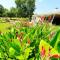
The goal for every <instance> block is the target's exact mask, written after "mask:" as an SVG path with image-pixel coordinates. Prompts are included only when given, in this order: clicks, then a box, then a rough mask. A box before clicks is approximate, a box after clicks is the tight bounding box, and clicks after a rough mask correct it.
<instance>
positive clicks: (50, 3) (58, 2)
mask: <svg viewBox="0 0 60 60" xmlns="http://www.w3.org/2000/svg"><path fill="white" fill-rule="evenodd" d="M0 4H2V5H3V6H4V7H5V8H8V9H10V8H11V7H15V6H16V4H15V3H14V0H0ZM35 5H36V9H35V13H37V14H39V13H42V12H47V11H51V10H54V9H55V8H56V7H57V8H59V9H60V0H36V4H35Z"/></svg>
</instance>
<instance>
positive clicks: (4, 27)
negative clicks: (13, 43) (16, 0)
mask: <svg viewBox="0 0 60 60" xmlns="http://www.w3.org/2000/svg"><path fill="white" fill-rule="evenodd" d="M11 26H12V24H10V23H0V31H1V32H3V33H4V32H8V31H9V29H8V28H9V27H11Z"/></svg>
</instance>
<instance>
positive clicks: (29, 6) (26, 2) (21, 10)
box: [0, 0, 35, 18]
mask: <svg viewBox="0 0 60 60" xmlns="http://www.w3.org/2000/svg"><path fill="white" fill-rule="evenodd" d="M14 2H15V3H16V8H14V7H12V8H11V9H10V10H8V9H6V8H4V7H3V6H2V5H0V17H29V18H31V16H32V15H33V12H34V10H35V0H15V1H14Z"/></svg>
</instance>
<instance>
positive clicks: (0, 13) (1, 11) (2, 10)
mask: <svg viewBox="0 0 60 60" xmlns="http://www.w3.org/2000/svg"><path fill="white" fill-rule="evenodd" d="M3 13H4V7H3V6H2V5H0V17H2V16H3Z"/></svg>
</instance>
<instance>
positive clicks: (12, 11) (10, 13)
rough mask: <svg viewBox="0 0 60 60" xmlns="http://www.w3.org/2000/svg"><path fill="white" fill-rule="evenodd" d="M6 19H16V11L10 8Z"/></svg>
mask: <svg viewBox="0 0 60 60" xmlns="http://www.w3.org/2000/svg"><path fill="white" fill-rule="evenodd" d="M7 15H8V17H17V9H16V8H14V7H12V8H11V9H10V11H8V13H7Z"/></svg>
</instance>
